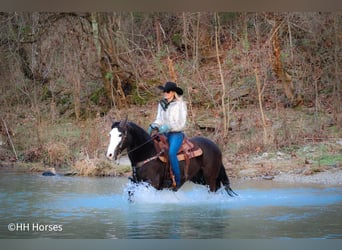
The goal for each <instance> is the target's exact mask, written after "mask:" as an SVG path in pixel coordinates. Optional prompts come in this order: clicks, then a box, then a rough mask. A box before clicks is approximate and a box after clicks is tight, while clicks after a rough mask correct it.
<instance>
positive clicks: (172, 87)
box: [158, 82, 183, 95]
mask: <svg viewBox="0 0 342 250" xmlns="http://www.w3.org/2000/svg"><path fill="white" fill-rule="evenodd" d="M158 88H159V89H161V90H163V91H164V92H169V91H175V92H176V93H177V94H178V95H183V90H182V89H181V88H179V87H177V84H176V83H174V82H166V83H165V86H158Z"/></svg>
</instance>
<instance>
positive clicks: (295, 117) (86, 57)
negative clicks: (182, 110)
mask: <svg viewBox="0 0 342 250" xmlns="http://www.w3.org/2000/svg"><path fill="white" fill-rule="evenodd" d="M341 44H342V15H341V13H318V12H317V13H316V12H315V13H311V12H304V13H292V12H289V13H261V12H258V13H213V12H200V13H188V12H185V13H157V12H156V13H153V12H151V13H136V12H124V13H38V12H36V13H33V12H32V13H0V88H1V96H0V106H1V108H0V116H1V126H0V132H1V133H0V134H1V137H0V142H1V145H0V160H1V161H3V162H8V161H13V162H18V161H19V162H37V163H39V164H42V163H43V164H42V165H44V166H55V167H56V166H57V167H70V166H75V165H76V166H79V167H78V171H81V170H82V168H83V166H84V165H86V163H88V164H90V162H91V164H93V165H94V166H95V167H96V166H97V167H98V166H99V165H101V167H102V166H104V167H106V166H107V165H106V164H108V163H106V162H105V161H104V151H105V149H106V145H107V143H108V138H107V137H106V135H107V133H108V130H109V128H110V124H111V121H112V119H114V120H119V119H124V118H125V116H126V114H128V118H129V120H132V121H134V122H136V123H138V124H140V125H141V126H145V127H147V125H148V124H149V123H150V122H151V121H152V120H153V118H154V115H155V112H156V103H157V101H158V100H159V98H160V97H161V96H160V93H159V91H158V90H157V88H156V87H157V86H158V85H161V84H164V82H165V81H167V80H172V81H175V82H177V83H178V84H179V86H180V87H182V88H183V89H184V92H185V99H186V101H187V103H188V111H189V124H188V130H187V133H188V134H189V135H190V136H192V135H199V134H200V135H205V136H208V137H210V138H211V139H213V140H215V142H217V143H218V144H219V145H220V147H221V148H222V149H223V150H224V151H225V152H226V154H225V156H226V157H227V159H226V161H231V160H232V159H233V158H234V157H235V158H236V157H237V156H241V155H246V154H247V155H248V154H252V153H253V154H254V153H259V152H266V151H271V150H283V149H286V150H288V151H291V150H295V149H296V147H299V146H301V145H304V144H305V143H307V142H308V141H309V142H320V141H329V140H331V139H333V138H341V136H342V134H341V126H342V83H341V65H342V49H341ZM337 140H338V139H337ZM334 150H335V149H334ZM333 153H334V154H335V155H336V154H339V155H341V154H342V152H341V150H340V151H336V150H335V151H334V152H333ZM341 161H342V159H340V160H338V162H341ZM96 164H97V165H96Z"/></svg>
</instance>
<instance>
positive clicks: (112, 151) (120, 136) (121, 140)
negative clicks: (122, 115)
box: [106, 117, 128, 160]
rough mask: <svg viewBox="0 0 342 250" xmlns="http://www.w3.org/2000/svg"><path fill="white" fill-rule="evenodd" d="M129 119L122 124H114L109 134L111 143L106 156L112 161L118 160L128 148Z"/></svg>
mask: <svg viewBox="0 0 342 250" xmlns="http://www.w3.org/2000/svg"><path fill="white" fill-rule="evenodd" d="M127 127H128V126H127V117H126V119H125V120H123V121H121V122H114V123H113V124H112V129H111V131H110V132H109V136H110V141H109V146H108V149H107V153H106V156H107V158H108V159H110V160H113V159H114V160H117V158H118V155H119V154H121V152H122V151H123V150H124V149H125V148H126V147H127V142H126V141H127Z"/></svg>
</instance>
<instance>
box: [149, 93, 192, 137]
mask: <svg viewBox="0 0 342 250" xmlns="http://www.w3.org/2000/svg"><path fill="white" fill-rule="evenodd" d="M186 117H187V108H186V103H185V102H184V101H183V100H175V101H172V102H171V103H170V104H169V106H168V108H167V109H166V111H164V110H163V108H162V106H161V104H160V103H159V105H158V113H157V118H156V120H155V121H154V122H153V125H156V126H157V127H160V126H162V125H167V126H168V127H169V129H170V131H169V132H181V131H182V130H184V129H185V126H186Z"/></svg>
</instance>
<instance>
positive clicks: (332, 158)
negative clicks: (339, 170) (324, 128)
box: [314, 154, 342, 166]
mask: <svg viewBox="0 0 342 250" xmlns="http://www.w3.org/2000/svg"><path fill="white" fill-rule="evenodd" d="M314 161H315V164H317V165H323V166H333V165H338V164H341V163H342V155H341V154H336V155H323V156H319V157H316V158H315V159H314Z"/></svg>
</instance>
